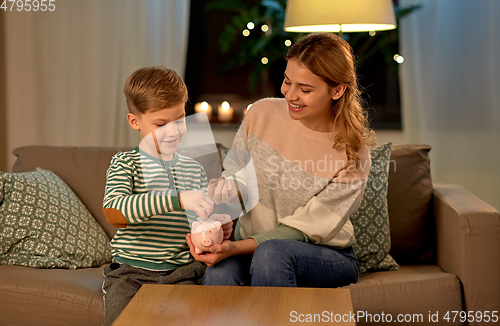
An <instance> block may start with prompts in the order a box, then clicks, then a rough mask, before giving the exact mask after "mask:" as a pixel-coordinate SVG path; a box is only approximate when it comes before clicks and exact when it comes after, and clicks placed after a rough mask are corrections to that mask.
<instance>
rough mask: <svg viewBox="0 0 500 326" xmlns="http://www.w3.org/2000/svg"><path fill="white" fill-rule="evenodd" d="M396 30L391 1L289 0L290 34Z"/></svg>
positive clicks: (286, 26) (287, 29)
mask: <svg viewBox="0 0 500 326" xmlns="http://www.w3.org/2000/svg"><path fill="white" fill-rule="evenodd" d="M394 28H396V17H395V15H394V7H393V4H392V0H288V2H287V5H286V13H285V24H284V29H285V31H287V32H362V31H381V30H388V29H394Z"/></svg>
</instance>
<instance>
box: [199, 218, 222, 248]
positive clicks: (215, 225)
mask: <svg viewBox="0 0 500 326" xmlns="http://www.w3.org/2000/svg"><path fill="white" fill-rule="evenodd" d="M223 239H224V231H223V230H222V224H221V222H219V221H210V220H207V221H203V222H199V221H196V222H193V225H192V226H191V241H192V242H193V245H194V248H195V252H196V253H197V254H201V253H202V252H204V251H210V247H211V246H213V245H216V244H221V243H222V240H223Z"/></svg>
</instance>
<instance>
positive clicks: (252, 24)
mask: <svg viewBox="0 0 500 326" xmlns="http://www.w3.org/2000/svg"><path fill="white" fill-rule="evenodd" d="M254 27H255V24H254V23H252V22H249V23H248V24H247V28H248V29H249V30H252V29H254Z"/></svg>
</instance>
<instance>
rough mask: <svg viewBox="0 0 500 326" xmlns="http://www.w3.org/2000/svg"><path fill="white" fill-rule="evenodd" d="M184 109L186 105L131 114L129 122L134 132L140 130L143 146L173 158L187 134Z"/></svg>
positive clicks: (181, 104) (128, 118) (128, 117)
mask: <svg viewBox="0 0 500 326" xmlns="http://www.w3.org/2000/svg"><path fill="white" fill-rule="evenodd" d="M184 107H185V104H184V103H179V104H176V105H174V106H171V107H169V108H166V109H163V110H159V111H154V112H152V111H148V112H146V113H144V114H141V113H137V114H132V113H129V114H128V115H127V120H128V122H129V124H130V126H131V127H132V128H133V129H134V130H139V134H140V136H141V140H142V141H141V144H142V143H145V145H147V147H149V149H150V150H153V151H155V152H156V153H158V154H163V155H166V156H168V157H171V156H172V155H173V154H174V153H175V152H176V151H177V148H178V147H179V144H180V143H181V141H182V139H183V138H184V135H185V134H186V121H185V116H186V111H185V109H184ZM141 148H142V147H141Z"/></svg>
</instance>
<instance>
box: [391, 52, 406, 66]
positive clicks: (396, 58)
mask: <svg viewBox="0 0 500 326" xmlns="http://www.w3.org/2000/svg"><path fill="white" fill-rule="evenodd" d="M392 58H393V59H394V61H396V62H397V63H399V64H402V63H403V62H404V61H405V58H403V56H401V55H399V54H395V55H394V57H392Z"/></svg>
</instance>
